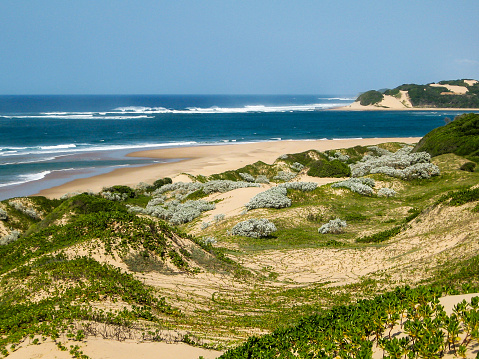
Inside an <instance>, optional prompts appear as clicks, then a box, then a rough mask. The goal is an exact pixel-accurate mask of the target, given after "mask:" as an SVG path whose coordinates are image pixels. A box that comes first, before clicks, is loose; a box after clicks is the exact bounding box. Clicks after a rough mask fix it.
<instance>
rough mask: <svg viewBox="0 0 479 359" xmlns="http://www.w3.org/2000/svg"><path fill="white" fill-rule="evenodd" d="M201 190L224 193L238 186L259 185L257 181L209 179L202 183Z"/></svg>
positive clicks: (207, 192) (208, 192)
mask: <svg viewBox="0 0 479 359" xmlns="http://www.w3.org/2000/svg"><path fill="white" fill-rule="evenodd" d="M202 185H203V186H202V189H203V192H204V193H206V194H210V193H216V192H220V193H225V192H229V191H233V190H235V189H238V188H247V187H260V186H261V185H259V184H257V183H250V182H244V181H230V180H215V181H209V182H206V183H203V184H202Z"/></svg>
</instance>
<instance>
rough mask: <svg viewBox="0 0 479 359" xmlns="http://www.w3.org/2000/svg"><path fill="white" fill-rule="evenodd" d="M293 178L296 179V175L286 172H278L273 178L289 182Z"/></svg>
mask: <svg viewBox="0 0 479 359" xmlns="http://www.w3.org/2000/svg"><path fill="white" fill-rule="evenodd" d="M294 177H296V173H292V172H286V171H279V172H278V174H277V175H276V176H274V177H273V179H274V180H279V181H284V182H289V181H291V180H292V179H293V178H294Z"/></svg>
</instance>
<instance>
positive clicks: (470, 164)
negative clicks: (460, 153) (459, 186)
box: [459, 162, 476, 172]
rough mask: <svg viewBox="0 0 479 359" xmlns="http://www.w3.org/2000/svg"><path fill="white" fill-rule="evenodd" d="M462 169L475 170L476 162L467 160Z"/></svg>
mask: <svg viewBox="0 0 479 359" xmlns="http://www.w3.org/2000/svg"><path fill="white" fill-rule="evenodd" d="M459 169H460V170H461V171H466V172H474V170H475V169H476V164H475V163H474V162H466V163H464V164H463V165H462V166H461V167H460V168H459Z"/></svg>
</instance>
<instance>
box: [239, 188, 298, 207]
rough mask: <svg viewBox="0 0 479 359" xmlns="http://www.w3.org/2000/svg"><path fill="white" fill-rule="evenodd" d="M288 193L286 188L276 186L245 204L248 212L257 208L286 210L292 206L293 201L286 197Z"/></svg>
mask: <svg viewBox="0 0 479 359" xmlns="http://www.w3.org/2000/svg"><path fill="white" fill-rule="evenodd" d="M287 193H288V191H287V189H286V188H285V187H280V186H276V187H273V188H270V189H268V190H266V191H264V192H261V193H258V194H257V195H256V196H254V197H253V198H251V200H250V201H249V202H248V203H246V204H245V207H246V208H247V209H248V210H251V209H256V208H284V207H290V206H291V200H290V199H289V198H288V197H287V196H286V194H287Z"/></svg>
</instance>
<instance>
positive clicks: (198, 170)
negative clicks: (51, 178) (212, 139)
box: [38, 137, 420, 198]
mask: <svg viewBox="0 0 479 359" xmlns="http://www.w3.org/2000/svg"><path fill="white" fill-rule="evenodd" d="M419 140H420V138H419V137H408V138H366V139H339V140H316V141H274V142H257V143H245V144H233V145H209V146H207V145H205V146H196V147H177V148H166V149H165V148H162V149H157V150H148V151H140V152H134V153H131V154H129V155H128V156H131V157H149V158H157V159H170V160H171V159H177V161H175V162H167V163H159V164H153V165H148V166H143V167H133V168H120V169H116V170H114V171H112V172H109V173H106V174H101V175H98V176H94V177H89V178H81V179H76V180H73V181H71V182H68V183H65V184H62V185H60V186H56V187H53V188H49V189H46V190H42V191H40V192H39V193H38V195H41V196H45V197H48V198H59V197H61V196H62V195H64V194H65V193H69V192H84V191H93V192H98V191H100V190H101V189H102V188H103V187H106V186H113V185H127V186H135V185H137V184H138V183H139V182H146V183H153V182H154V181H155V180H157V179H159V178H164V177H171V178H173V179H174V180H176V181H178V180H179V178H184V177H185V176H182V177H178V178H176V177H177V176H180V175H182V174H185V173H188V174H191V175H195V176H196V175H199V174H202V175H205V176H208V175H212V174H215V173H221V172H224V171H228V170H235V169H238V168H241V167H243V166H245V165H247V164H251V163H254V162H256V161H263V162H265V163H270V164H271V163H273V162H274V161H275V160H276V159H277V158H278V157H279V156H281V155H283V154H286V153H298V152H303V151H307V150H311V149H315V150H318V151H326V150H333V149H339V148H349V147H354V146H358V145H360V146H368V145H377V144H379V143H384V142H404V143H416V142H418V141H419Z"/></svg>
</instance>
